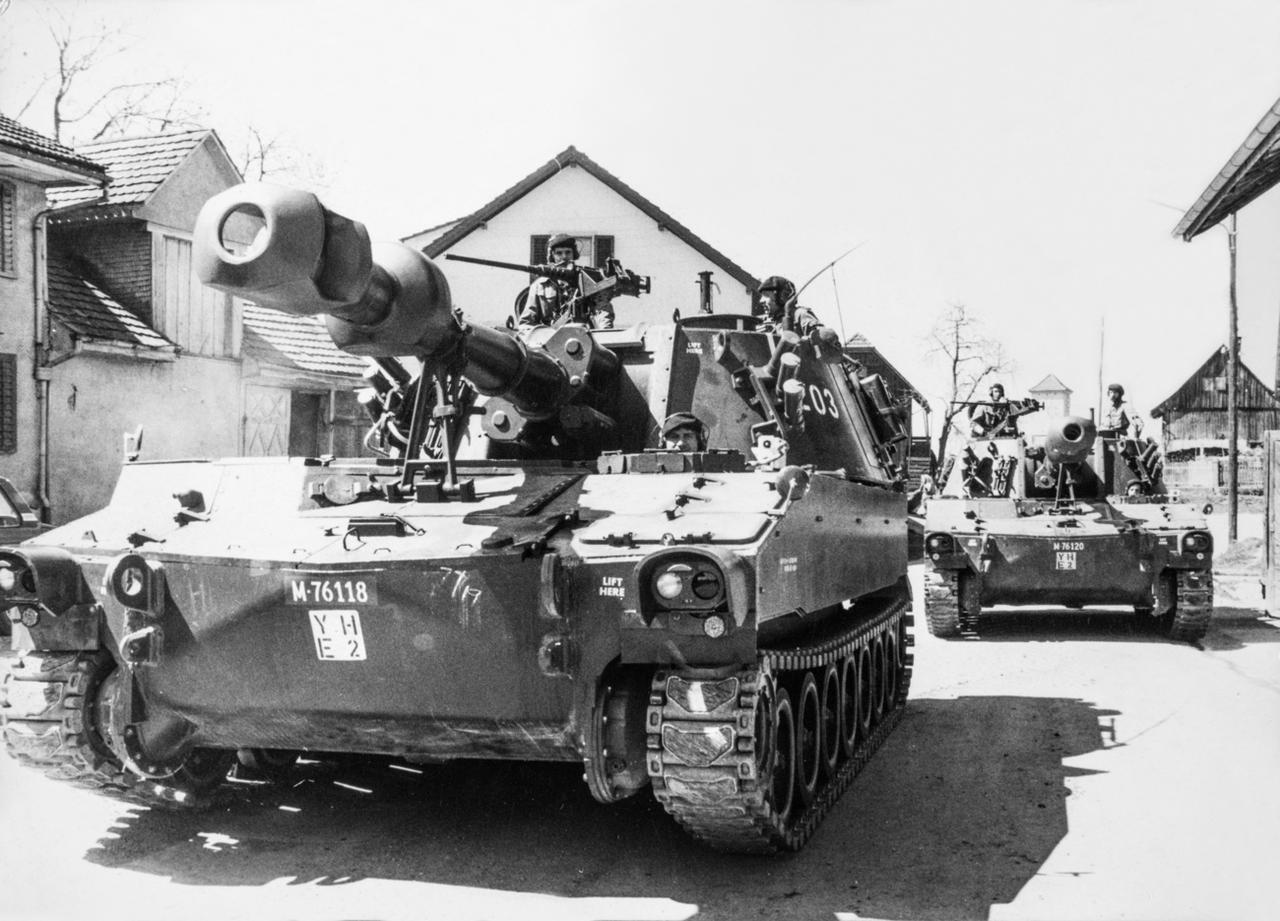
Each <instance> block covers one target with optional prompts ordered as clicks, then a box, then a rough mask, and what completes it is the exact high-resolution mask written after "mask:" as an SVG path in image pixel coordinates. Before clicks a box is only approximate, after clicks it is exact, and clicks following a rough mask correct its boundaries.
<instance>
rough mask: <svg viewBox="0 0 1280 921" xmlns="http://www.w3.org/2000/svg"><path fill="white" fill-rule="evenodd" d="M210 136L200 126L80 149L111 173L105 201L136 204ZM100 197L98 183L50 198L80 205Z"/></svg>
mask: <svg viewBox="0 0 1280 921" xmlns="http://www.w3.org/2000/svg"><path fill="white" fill-rule="evenodd" d="M208 135H209V130H208V129H207V128H201V129H199V130H196V131H175V132H171V133H169V134H155V135H150V136H149V137H138V138H119V139H117V140H112V141H99V142H98V143H96V144H85V145H84V146H83V147H80V148H78V151H77V152H78V153H81V154H84V155H85V156H88V157H92V158H93V159H94V160H96V161H97V162H98V163H101V164H102V165H103V166H105V167H106V168H107V172H108V173H109V174H110V175H111V181H110V182H109V183H108V184H107V197H106V199H105V200H104V201H102V202H101V203H102V204H106V205H135V204H141V203H142V202H145V201H146V200H147V199H148V198H150V197H151V194H152V193H153V192H155V190H156V189H158V188H160V184H161V183H162V182H164V181H165V180H166V179H168V178H169V175H170V174H171V173H172V172H173V171H174V170H175V169H176V168H177V167H178V165H179V164H181V163H182V161H183V160H185V159H186V158H187V157H188V156H189V155H190V154H191V151H193V150H195V149H196V147H198V146H199V145H200V142H201V141H203V140H204V139H205V138H206V137H207V136H208ZM98 197H99V190H98V188H97V187H96V186H68V187H67V188H65V189H54V190H51V191H50V192H49V200H50V201H51V202H52V203H53V204H54V205H55V206H57V207H65V206H67V205H78V204H81V203H83V202H87V201H93V200H95V199H98Z"/></svg>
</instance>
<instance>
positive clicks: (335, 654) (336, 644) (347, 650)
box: [307, 611, 367, 662]
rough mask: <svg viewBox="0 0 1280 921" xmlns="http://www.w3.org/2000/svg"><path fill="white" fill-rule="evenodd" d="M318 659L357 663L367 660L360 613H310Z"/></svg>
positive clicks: (308, 615)
mask: <svg viewBox="0 0 1280 921" xmlns="http://www.w3.org/2000/svg"><path fill="white" fill-rule="evenodd" d="M307 619H308V620H310V621H311V635H312V636H313V637H314V638H315V641H316V656H317V658H319V659H321V660H322V661H323V660H329V661H338V662H355V661H359V660H363V659H365V658H367V656H366V655H365V650H364V630H362V629H361V627H360V612H359V611H309V612H307Z"/></svg>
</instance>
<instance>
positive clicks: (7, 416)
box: [0, 354, 18, 454]
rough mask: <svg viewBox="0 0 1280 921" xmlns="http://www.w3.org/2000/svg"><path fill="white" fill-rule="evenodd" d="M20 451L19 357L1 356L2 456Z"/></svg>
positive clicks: (0, 447)
mask: <svg viewBox="0 0 1280 921" xmlns="http://www.w3.org/2000/svg"><path fill="white" fill-rule="evenodd" d="M17 450H18V356H17V355H12V354H9V355H0V454H12V453H14V452H15V451H17Z"/></svg>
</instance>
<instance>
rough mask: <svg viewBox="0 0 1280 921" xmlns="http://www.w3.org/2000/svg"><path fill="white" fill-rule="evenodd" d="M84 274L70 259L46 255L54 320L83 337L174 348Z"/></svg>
mask: <svg viewBox="0 0 1280 921" xmlns="http://www.w3.org/2000/svg"><path fill="white" fill-rule="evenodd" d="M86 275H87V273H86V272H85V271H83V270H82V269H80V268H79V267H78V266H77V265H76V264H75V262H73V261H72V260H71V259H69V258H67V257H65V256H62V255H58V254H55V253H50V254H49V312H50V313H51V314H52V315H53V317H54V319H56V320H57V321H58V322H59V323H61V324H62V325H63V326H65V327H67V329H69V330H71V332H73V333H74V334H76V335H77V336H79V337H81V338H84V339H95V340H106V341H109V342H120V343H123V344H125V345H133V346H140V347H142V348H145V349H172V348H174V345H173V343H172V342H170V341H169V340H168V339H166V338H164V336H162V335H160V334H159V333H157V332H156V331H155V330H154V329H152V328H151V327H150V326H148V325H147V324H145V323H143V322H142V321H141V320H139V319H138V318H137V317H136V316H135V315H134V314H132V313H130V312H129V311H128V310H127V309H126V308H124V307H123V306H121V305H120V303H119V302H118V301H116V300H114V299H113V298H112V297H111V296H110V295H109V294H107V293H106V292H105V291H103V290H102V289H101V288H100V287H98V286H97V285H96V284H94V283H93V282H92V281H90V280H89V278H87V277H86Z"/></svg>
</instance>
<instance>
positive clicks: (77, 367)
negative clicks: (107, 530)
mask: <svg viewBox="0 0 1280 921" xmlns="http://www.w3.org/2000/svg"><path fill="white" fill-rule="evenodd" d="M77 154H78V155H79V156H81V157H84V158H86V159H87V160H89V161H91V162H94V163H97V164H99V165H100V167H101V168H105V171H106V173H107V174H108V175H109V177H110V178H109V181H108V182H107V183H106V184H105V186H94V185H88V184H83V183H81V184H80V185H75V186H67V187H61V188H55V189H51V190H50V192H49V201H50V203H51V204H52V205H54V206H55V210H53V211H52V212H51V213H50V214H49V215H48V217H47V218H46V219H45V221H44V224H45V227H44V228H43V229H44V237H45V239H46V240H47V252H48V257H47V279H48V283H47V286H46V288H45V290H44V292H43V296H42V297H41V298H40V309H41V311H42V315H43V316H44V317H45V318H46V319H45V320H44V321H43V323H44V325H45V326H46V327H47V329H48V333H47V336H46V338H45V340H44V348H43V352H42V354H41V361H40V362H39V365H40V367H39V373H40V374H41V375H42V376H43V377H44V379H45V380H46V381H47V382H48V383H47V387H48V393H49V406H50V409H51V412H50V413H49V425H48V447H47V456H48V458H49V465H48V470H49V473H48V476H47V480H46V482H47V493H46V494H47V496H48V497H49V500H50V501H49V502H48V503H45V509H44V514H45V516H46V518H50V519H52V520H56V521H66V520H68V519H71V518H74V517H77V516H79V515H82V514H85V513H87V512H89V511H92V510H93V509H95V508H98V507H100V506H101V505H102V504H104V503H105V502H106V500H107V499H108V498H109V496H110V493H111V490H112V488H113V487H114V484H115V480H116V476H117V472H118V469H119V466H120V463H121V461H122V459H123V452H122V445H123V444H124V441H123V440H122V439H123V436H125V435H126V434H127V433H136V432H138V430H139V429H142V430H143V431H144V432H145V437H144V440H143V452H144V453H143V457H144V458H168V457H217V456H231V455H238V454H265V453H281V454H283V453H289V452H295V453H299V454H311V455H315V454H327V453H334V452H335V451H342V452H346V451H347V450H348V449H351V448H358V447H359V431H360V425H359V421H358V416H359V413H358V411H357V407H356V405H355V402H354V397H353V396H352V395H351V394H350V393H349V391H351V390H352V389H353V388H354V387H356V386H358V385H359V384H360V383H361V378H360V371H361V369H362V368H363V367H364V363H363V361H362V360H360V359H356V358H354V357H352V356H346V355H342V354H341V353H339V352H338V351H337V349H335V348H334V347H333V345H332V343H331V342H329V341H328V339H327V336H326V335H325V334H324V328H323V325H322V323H321V322H320V321H319V320H317V319H316V318H311V317H291V316H283V315H279V314H276V313H275V312H274V311H268V310H265V309H263V308H256V307H254V305H251V304H246V303H244V302H242V301H241V300H240V299H238V298H235V297H232V296H230V295H227V294H225V293H222V292H219V291H215V290H213V289H211V288H208V287H205V286H204V285H202V284H201V283H200V281H199V280H198V279H197V278H196V277H195V275H194V273H193V270H192V264H191V245H192V244H191V232H192V228H193V227H194V225H195V219H196V214H197V213H198V211H199V209H200V207H201V205H203V203H204V202H205V201H206V200H207V199H208V198H209V197H210V196H211V195H213V194H215V193H217V192H219V191H221V190H223V189H225V188H227V187H229V186H231V185H233V184H235V183H237V182H239V181H240V174H239V171H238V170H237V169H236V167H235V165H234V164H233V163H232V161H231V159H230V157H229V156H228V155H227V152H226V150H225V148H224V147H223V146H222V143H221V141H220V140H219V139H218V136H217V134H216V133H215V132H213V131H209V130H198V131H178V132H168V133H164V134H160V135H153V136H148V137H138V138H126V139H118V140H111V141H104V142H100V143H96V144H90V145H87V146H85V147H83V148H80V149H79V150H78V151H77Z"/></svg>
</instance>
